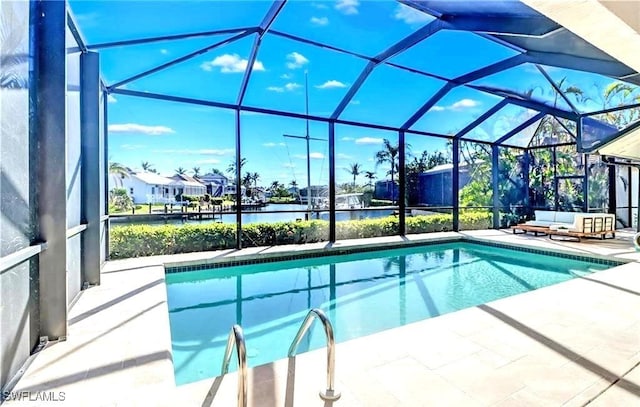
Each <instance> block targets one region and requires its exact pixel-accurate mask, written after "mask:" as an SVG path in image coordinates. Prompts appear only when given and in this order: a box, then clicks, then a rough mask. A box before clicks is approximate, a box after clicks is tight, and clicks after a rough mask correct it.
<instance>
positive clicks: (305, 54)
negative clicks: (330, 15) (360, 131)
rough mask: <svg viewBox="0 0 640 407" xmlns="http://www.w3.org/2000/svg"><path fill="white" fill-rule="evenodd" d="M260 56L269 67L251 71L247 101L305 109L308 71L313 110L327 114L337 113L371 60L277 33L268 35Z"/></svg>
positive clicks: (253, 104)
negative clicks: (304, 42)
mask: <svg viewBox="0 0 640 407" xmlns="http://www.w3.org/2000/svg"><path fill="white" fill-rule="evenodd" d="M258 59H259V60H260V61H261V62H262V63H263V64H264V66H265V71H264V72H260V73H259V74H252V75H251V79H250V81H249V87H248V88H247V94H246V97H245V100H244V104H245V105H247V106H258V107H264V106H268V107H269V108H271V109H275V110H282V111H287V112H295V113H304V112H305V72H307V77H308V84H309V86H308V89H309V113H310V114H311V115H318V116H323V117H328V116H330V115H331V113H333V111H334V110H335V109H336V107H337V106H338V103H339V102H340V101H341V100H342V98H343V97H344V96H345V94H346V93H347V91H348V90H349V87H350V86H351V84H353V82H354V81H355V80H356V79H357V78H358V76H359V75H360V73H361V72H362V70H363V69H364V67H365V66H366V64H367V63H368V61H367V60H365V59H362V58H357V57H354V56H352V55H349V54H344V53H341V52H336V51H331V50H328V49H325V48H320V47H316V46H313V45H308V44H303V43H299V42H297V41H292V40H288V39H286V38H282V37H279V36H273V35H266V36H265V37H264V39H263V41H262V44H261V45H260V51H259V53H258ZM336 67H340V69H336Z"/></svg>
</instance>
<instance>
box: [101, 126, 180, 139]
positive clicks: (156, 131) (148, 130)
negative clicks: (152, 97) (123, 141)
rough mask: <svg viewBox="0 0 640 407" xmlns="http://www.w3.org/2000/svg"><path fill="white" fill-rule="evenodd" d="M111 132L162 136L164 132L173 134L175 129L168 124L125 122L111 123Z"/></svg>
mask: <svg viewBox="0 0 640 407" xmlns="http://www.w3.org/2000/svg"><path fill="white" fill-rule="evenodd" d="M108 130H109V132H110V133H136V134H145V135H148V136H160V135H163V134H173V133H175V131H174V130H173V129H172V128H170V127H166V126H145V125H144V124H136V123H124V124H110V125H109V128H108Z"/></svg>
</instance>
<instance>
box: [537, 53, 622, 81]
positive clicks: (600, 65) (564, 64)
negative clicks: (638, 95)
mask: <svg viewBox="0 0 640 407" xmlns="http://www.w3.org/2000/svg"><path fill="white" fill-rule="evenodd" d="M527 55H528V56H529V57H530V58H531V61H530V62H533V63H536V64H541V65H549V66H555V67H556V68H564V69H574V70H577V71H583V72H593V73H597V74H600V75H605V76H610V77H613V78H616V79H618V78H620V77H623V76H625V75H628V74H629V72H628V68H626V67H625V66H624V65H622V64H620V63H619V62H616V61H605V60H602V59H595V58H587V57H578V56H574V55H567V54H561V53H556V52H543V51H528V52H527Z"/></svg>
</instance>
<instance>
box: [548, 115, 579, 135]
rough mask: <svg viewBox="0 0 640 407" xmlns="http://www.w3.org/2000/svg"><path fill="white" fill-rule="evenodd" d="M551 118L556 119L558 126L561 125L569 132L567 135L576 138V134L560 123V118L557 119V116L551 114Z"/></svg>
mask: <svg viewBox="0 0 640 407" xmlns="http://www.w3.org/2000/svg"><path fill="white" fill-rule="evenodd" d="M553 118H554V119H555V121H557V122H558V123H559V124H560V126H562V128H563V129H565V130H566V131H567V133H568V134H569V136H571V137H573V139H574V140H575V139H576V135H575V134H574V133H573V132H572V131H571V129H569V128H568V127H567V126H566V125H565V124H564V123H562V122H561V121H560V120H558V118H557V117H555V116H553Z"/></svg>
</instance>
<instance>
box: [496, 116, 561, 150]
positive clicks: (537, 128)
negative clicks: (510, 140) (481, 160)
mask: <svg viewBox="0 0 640 407" xmlns="http://www.w3.org/2000/svg"><path fill="white" fill-rule="evenodd" d="M554 119H555V117H554ZM546 120H549V119H546ZM544 121H545V118H544V117H543V118H542V120H540V123H538V127H536V129H535V131H534V132H533V136H532V137H531V139H530V140H529V144H527V146H526V147H525V148H526V149H530V148H531V143H532V142H533V139H534V137H536V135H537V134H538V132H539V131H540V128H541V127H542V123H544ZM503 145H504V144H503Z"/></svg>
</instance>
